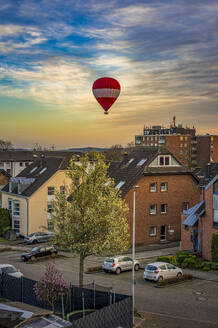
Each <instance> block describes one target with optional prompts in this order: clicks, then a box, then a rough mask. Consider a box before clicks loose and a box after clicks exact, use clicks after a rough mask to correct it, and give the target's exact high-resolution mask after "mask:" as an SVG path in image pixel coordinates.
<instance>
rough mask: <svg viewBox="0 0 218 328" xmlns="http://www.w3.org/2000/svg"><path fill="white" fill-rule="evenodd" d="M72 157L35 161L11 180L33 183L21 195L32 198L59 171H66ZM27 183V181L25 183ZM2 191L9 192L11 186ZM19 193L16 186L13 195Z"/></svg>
mask: <svg viewBox="0 0 218 328" xmlns="http://www.w3.org/2000/svg"><path fill="white" fill-rule="evenodd" d="M70 158H71V155H70V154H69V155H68V156H67V157H48V158H46V157H45V158H42V159H40V160H36V161H34V162H33V163H32V164H31V165H29V166H28V167H26V168H25V169H24V170H23V171H22V172H20V174H19V175H18V176H16V177H15V178H13V179H11V181H16V180H17V181H19V180H20V181H22V178H25V179H29V181H30V182H31V181H33V180H34V181H33V182H31V183H29V185H28V186H27V188H26V189H24V190H23V191H22V192H21V193H20V195H22V196H26V197H30V196H31V195H32V194H33V193H34V192H35V191H36V190H37V189H39V188H40V187H41V186H42V185H43V184H44V183H45V182H46V181H47V180H48V179H49V178H50V177H51V176H52V175H54V174H55V172H57V171H58V170H65V169H67V167H68V165H69V160H70ZM25 183H26V181H25ZM27 184H28V182H27ZM2 191H6V192H9V184H7V185H6V186H5V187H4V188H3V189H2ZM17 192H18V185H16V184H14V188H13V190H12V193H17Z"/></svg>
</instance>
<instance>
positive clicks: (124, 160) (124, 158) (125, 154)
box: [123, 151, 128, 163]
mask: <svg viewBox="0 0 218 328" xmlns="http://www.w3.org/2000/svg"><path fill="white" fill-rule="evenodd" d="M127 161H128V153H127V151H125V152H124V153H123V162H124V163H126V162H127Z"/></svg>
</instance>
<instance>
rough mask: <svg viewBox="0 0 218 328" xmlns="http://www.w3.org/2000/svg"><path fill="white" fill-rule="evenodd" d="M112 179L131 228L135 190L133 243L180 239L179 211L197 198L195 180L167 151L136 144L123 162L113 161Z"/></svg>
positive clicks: (196, 182)
mask: <svg viewBox="0 0 218 328" xmlns="http://www.w3.org/2000/svg"><path fill="white" fill-rule="evenodd" d="M109 175H110V176H111V177H112V178H113V179H114V180H115V184H116V188H118V189H120V191H121V195H122V197H123V199H124V200H125V201H126V203H127V205H128V207H129V214H128V221H129V227H130V232H131V231H132V215H133V212H132V211H133V186H134V185H138V186H139V188H137V190H136V203H135V208H136V213H135V216H136V219H135V222H136V244H152V243H159V242H166V241H176V240H180V238H181V223H180V218H181V213H182V211H183V210H184V209H188V208H189V207H192V206H193V205H194V204H196V203H197V202H199V200H200V192H199V190H198V188H197V185H198V179H197V178H196V176H195V175H193V174H192V172H191V171H190V170H189V169H188V168H187V167H185V166H183V165H182V164H181V163H180V162H179V161H178V160H177V159H176V158H175V156H173V154H172V153H170V152H169V151H167V150H163V149H160V148H158V147H136V148H135V150H134V151H133V152H131V153H130V154H126V155H125V156H124V159H123V161H122V163H120V164H118V163H116V164H113V165H112V167H111V168H110V169H109Z"/></svg>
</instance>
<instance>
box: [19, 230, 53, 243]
mask: <svg viewBox="0 0 218 328" xmlns="http://www.w3.org/2000/svg"><path fill="white" fill-rule="evenodd" d="M52 237H54V233H52V232H51V233H47V232H42V231H39V232H34V233H31V234H30V235H29V236H27V237H25V238H24V242H25V243H26V244H37V243H43V242H47V241H49V239H51V238H52Z"/></svg>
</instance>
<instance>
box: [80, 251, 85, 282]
mask: <svg viewBox="0 0 218 328" xmlns="http://www.w3.org/2000/svg"><path fill="white" fill-rule="evenodd" d="M79 260H80V261H79V286H80V287H83V272H84V260H85V256H84V255H82V254H80V258H79Z"/></svg>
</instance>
